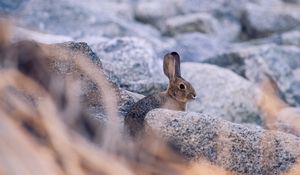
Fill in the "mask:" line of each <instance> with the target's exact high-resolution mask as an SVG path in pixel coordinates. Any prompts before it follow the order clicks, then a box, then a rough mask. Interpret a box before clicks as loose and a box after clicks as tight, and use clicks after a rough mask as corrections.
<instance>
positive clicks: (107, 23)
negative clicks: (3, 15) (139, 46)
mask: <svg viewBox="0 0 300 175" xmlns="http://www.w3.org/2000/svg"><path fill="white" fill-rule="evenodd" d="M122 6H128V4H125V2H124V3H121V1H113V2H109V1H96V0H89V1H88V2H81V1H71V0H61V1H59V2H57V1H54V0H45V1H43V3H40V0H30V1H28V2H27V3H26V6H25V7H24V8H23V9H22V10H19V11H18V12H16V13H12V14H11V15H10V16H11V17H12V18H13V19H14V21H15V23H16V24H17V25H19V26H21V27H25V28H26V27H27V28H28V27H30V28H32V29H34V30H37V31H42V32H46V33H51V34H56V35H63V36H69V37H72V38H74V39H75V40H77V39H80V38H83V37H87V36H93V37H103V36H104V37H109V38H112V37H116V36H125V35H126V36H127V35H129V36H132V35H134V36H141V37H145V38H147V39H148V40H150V41H153V42H155V41H156V39H157V38H158V37H159V36H160V33H159V31H157V30H155V29H154V28H152V27H150V26H146V25H142V24H139V23H136V22H135V21H133V19H131V18H133V17H128V16H133V14H132V13H133V12H132V9H131V7H128V8H127V7H124V9H125V10H122V9H123V7H122ZM120 8H121V9H120ZM123 11H126V12H123Z"/></svg>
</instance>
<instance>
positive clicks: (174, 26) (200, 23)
mask: <svg viewBox="0 0 300 175" xmlns="http://www.w3.org/2000/svg"><path fill="white" fill-rule="evenodd" d="M217 25H218V21H217V20H216V19H215V18H214V17H213V16H211V15H209V14H205V13H197V14H190V15H181V16H176V17H173V18H169V19H167V20H166V22H165V29H164V33H166V34H167V35H171V36H174V35H176V34H180V33H189V32H201V33H208V34H213V33H215V32H216V30H217V29H216V28H217Z"/></svg>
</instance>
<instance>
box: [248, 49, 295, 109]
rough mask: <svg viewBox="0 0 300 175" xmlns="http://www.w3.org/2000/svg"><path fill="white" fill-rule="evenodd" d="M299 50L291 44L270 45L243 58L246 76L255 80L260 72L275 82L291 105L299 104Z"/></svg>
mask: <svg viewBox="0 0 300 175" xmlns="http://www.w3.org/2000/svg"><path fill="white" fill-rule="evenodd" d="M299 58H300V50H299V48H297V47H293V46H271V47H268V48H267V49H266V50H265V51H263V52H259V54H257V55H255V56H253V57H252V58H251V57H250V58H248V59H246V60H245V70H246V77H247V78H248V79H250V80H251V81H253V82H256V80H257V77H258V76H259V74H261V73H262V72H265V73H267V74H269V75H270V76H271V77H272V78H273V79H274V80H275V82H276V83H277V86H278V88H279V90H280V91H281V93H282V94H283V98H284V99H285V101H287V102H288V103H289V104H290V105H292V106H299V105H300V95H299V94H300V59H299Z"/></svg>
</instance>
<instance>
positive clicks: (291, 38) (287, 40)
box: [264, 30, 300, 47]
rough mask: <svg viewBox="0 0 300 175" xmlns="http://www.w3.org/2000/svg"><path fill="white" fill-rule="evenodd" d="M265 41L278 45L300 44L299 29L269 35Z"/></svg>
mask: <svg viewBox="0 0 300 175" xmlns="http://www.w3.org/2000/svg"><path fill="white" fill-rule="evenodd" d="M266 40H267V41H266V42H264V43H267V42H273V43H275V44H278V45H293V46H298V47H299V46H300V31H299V30H292V31H289V32H285V33H282V34H275V35H274V36H271V37H270V38H269V40H268V38H267V39H266Z"/></svg>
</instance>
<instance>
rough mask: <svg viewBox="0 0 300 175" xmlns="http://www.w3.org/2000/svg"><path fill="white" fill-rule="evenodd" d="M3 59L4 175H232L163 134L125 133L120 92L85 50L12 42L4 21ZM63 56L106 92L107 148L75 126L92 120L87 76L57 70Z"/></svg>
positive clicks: (0, 28) (0, 137)
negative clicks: (188, 155) (85, 99)
mask: <svg viewBox="0 0 300 175" xmlns="http://www.w3.org/2000/svg"><path fill="white" fill-rule="evenodd" d="M57 49H59V50H57ZM57 54H59V55H57ZM0 55H1V58H0V61H1V62H0V65H1V69H0V75H1V78H0V174H3V175H19V174H24V175H34V174H38V175H40V174H43V175H48V174H49V175H50V174H55V175H83V174H106V175H108V174H109V175H120V174H122V175H134V174H138V175H150V174H151V175H153V174H157V175H159V174H162V175H163V174H165V175H169V174H170V175H171V174H172V175H176V174H183V175H184V174H197V175H201V174H216V175H219V174H220V175H221V174H222V175H225V174H231V173H230V172H226V171H225V170H223V169H221V168H219V167H216V166H214V165H211V164H210V163H207V162H204V161H203V164H199V163H198V164H192V163H188V162H186V161H185V160H184V159H182V158H181V157H180V156H179V155H176V154H175V153H174V152H172V151H171V150H170V149H169V148H168V147H167V145H166V144H165V143H164V142H163V141H162V140H161V139H159V138H158V137H156V136H155V134H153V135H149V136H148V137H147V139H145V140H144V141H141V142H133V141H132V140H131V139H129V138H127V137H126V136H124V135H123V134H122V133H123V131H122V122H121V121H120V117H118V114H117V96H116V93H115V91H114V88H113V87H112V86H111V85H110V83H109V82H108V81H107V80H106V78H105V76H104V74H103V72H102V71H101V70H99V69H98V68H97V67H96V66H95V65H93V64H92V63H91V62H90V61H89V60H88V58H86V57H85V56H84V55H82V54H81V53H76V54H74V53H72V54H71V51H70V50H68V49H65V48H63V47H61V48H57V47H55V48H52V46H50V45H45V44H40V43H35V42H31V41H23V42H20V43H16V44H11V43H10V41H9V34H8V29H7V23H5V22H3V21H2V22H1V24H0ZM58 58H59V59H71V60H70V61H71V62H72V63H73V64H74V65H75V67H76V69H78V72H80V73H83V74H85V75H86V76H88V77H89V78H90V79H91V80H92V81H93V82H94V83H95V84H96V85H97V88H98V89H99V91H100V92H102V100H103V104H104V106H105V108H104V109H105V114H106V116H108V121H107V123H106V127H105V130H101V132H103V133H101V134H102V135H103V137H101V138H102V140H101V144H97V143H96V142H93V141H91V140H89V139H87V136H86V133H85V132H81V130H76V127H75V128H74V127H72V126H74V123H75V121H76V120H77V119H78V118H81V117H86V116H85V114H84V113H82V111H81V110H82V109H81V108H80V107H81V104H80V99H79V98H80V97H79V96H78V94H79V93H80V90H81V88H80V86H81V85H82V81H81V79H80V74H76V73H74V74H72V75H70V76H66V77H60V76H59V75H57V74H55V73H53V72H51V69H49V63H50V62H51V59H58ZM96 130H97V129H96ZM96 132H99V131H96Z"/></svg>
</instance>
